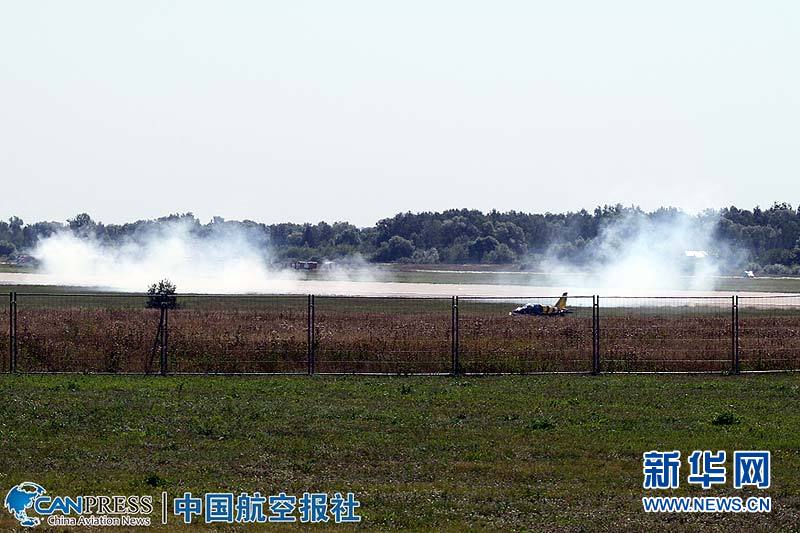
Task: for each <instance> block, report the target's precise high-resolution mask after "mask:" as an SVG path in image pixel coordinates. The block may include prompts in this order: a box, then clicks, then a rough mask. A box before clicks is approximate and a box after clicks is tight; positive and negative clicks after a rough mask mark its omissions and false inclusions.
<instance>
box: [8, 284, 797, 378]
mask: <svg viewBox="0 0 800 533" xmlns="http://www.w3.org/2000/svg"><path fill="white" fill-rule="evenodd" d="M555 299H556V297H552V298H541V297H535V298H523V297H520V298H507V297H503V298H484V297H481V298H477V297H475V298H472V297H452V298H440V297H438V298H423V297H415V298H404V297H403V298H400V297H397V298H388V297H338V296H324V297H323V296H312V295H309V296H267V295H241V296H238V295H237V296H232V295H224V296H222V295H221V296H216V295H180V296H178V297H177V301H176V306H175V308H174V309H173V308H166V307H165V308H162V309H152V308H148V307H147V296H146V295H143V294H117V293H92V294H39V293H11V294H10V295H9V298H8V299H7V300H6V301H7V302H8V306H7V309H6V311H5V312H2V313H0V327H2V330H1V331H2V332H3V334H2V335H0V348H2V350H3V353H6V354H8V356H7V357H3V358H2V361H3V362H2V366H0V369H1V370H2V371H3V372H97V373H141V374H154V373H164V374H171V373H177V374H192V373H221V374H237V373H252V374H272V373H276V374H306V373H308V374H314V373H354V374H370V373H381V374H423V373H424V374H485V373H534V372H585V373H590V372H592V373H597V372H670V371H674V372H732V373H737V372H739V371H761V370H765V371H766V370H795V369H800V295H798V296H781V297H751V296H748V297H735V296H734V297H719V298H663V297H661V298H614V297H602V298H600V297H597V296H583V297H581V296H578V297H570V300H569V303H570V309H571V310H572V313H570V314H568V315H565V316H557V317H547V316H509V311H510V310H512V309H513V308H514V307H516V306H517V305H519V304H521V303H523V302H530V303H540V304H552V302H553V301H554V300H555Z"/></svg>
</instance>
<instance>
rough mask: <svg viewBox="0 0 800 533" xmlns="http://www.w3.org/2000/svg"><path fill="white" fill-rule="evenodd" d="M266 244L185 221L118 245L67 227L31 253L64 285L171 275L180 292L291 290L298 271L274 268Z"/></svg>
mask: <svg viewBox="0 0 800 533" xmlns="http://www.w3.org/2000/svg"><path fill="white" fill-rule="evenodd" d="M266 251H267V250H266V248H264V247H263V246H258V245H257V244H256V243H254V242H252V240H251V239H250V238H248V235H247V234H246V233H245V232H243V231H241V230H237V229H235V228H225V227H224V226H223V227H221V228H219V229H216V230H214V231H211V232H209V234H208V235H204V236H202V237H199V236H197V235H195V234H193V233H192V232H191V231H190V225H189V224H188V223H186V222H182V221H176V222H173V223H168V224H165V225H162V226H159V227H158V228H156V229H151V230H149V231H147V232H145V233H144V234H139V235H136V236H135V238H130V239H127V240H126V241H125V242H124V243H122V244H119V245H108V244H102V243H100V242H98V241H97V240H95V239H93V238H91V237H78V236H76V235H74V234H73V233H71V232H68V231H63V232H60V233H57V234H55V235H52V236H50V237H47V238H44V239H41V240H40V241H39V243H38V244H37V246H36V247H35V249H34V250H33V252H32V255H33V256H34V257H35V258H36V259H38V260H39V261H40V262H41V268H40V271H41V272H42V273H43V274H45V275H46V276H47V277H48V278H49V281H50V282H52V283H54V284H59V285H75V286H97V287H106V288H112V289H118V290H125V291H137V292H141V291H144V290H145V289H146V288H147V287H148V286H149V285H150V284H152V283H154V282H156V281H158V280H160V279H162V278H168V279H170V280H171V281H173V282H174V283H175V284H176V285H177V287H178V290H179V291H180V292H184V293H185V292H198V293H238V292H241V293H247V292H287V291H291V287H292V282H293V281H294V280H295V279H296V277H297V275H296V274H295V273H294V272H292V271H290V270H287V269H275V268H271V267H270V266H269V263H268V255H266Z"/></svg>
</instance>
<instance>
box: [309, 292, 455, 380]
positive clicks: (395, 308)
mask: <svg viewBox="0 0 800 533" xmlns="http://www.w3.org/2000/svg"><path fill="white" fill-rule="evenodd" d="M314 314H315V334H314V344H315V346H314V353H315V371H316V372H320V373H328V372H335V373H339V372H342V373H373V372H380V373H398V374H402V373H443V372H450V370H451V317H452V305H451V299H450V298H356V297H335V296H325V297H322V296H317V297H315V299H314Z"/></svg>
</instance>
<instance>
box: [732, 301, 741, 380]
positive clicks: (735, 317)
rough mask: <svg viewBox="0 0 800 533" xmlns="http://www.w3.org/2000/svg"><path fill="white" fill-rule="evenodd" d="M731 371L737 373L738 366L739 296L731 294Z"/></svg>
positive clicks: (738, 370)
mask: <svg viewBox="0 0 800 533" xmlns="http://www.w3.org/2000/svg"><path fill="white" fill-rule="evenodd" d="M731 337H732V339H731V340H732V346H731V373H733V374H738V373H739V372H740V371H741V368H740V366H739V296H738V295H734V296H731Z"/></svg>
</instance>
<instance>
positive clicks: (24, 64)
mask: <svg viewBox="0 0 800 533" xmlns="http://www.w3.org/2000/svg"><path fill="white" fill-rule="evenodd" d="M799 57H800V3H798V2H794V1H783V2H781V1H772V2H756V1H751V2H735V1H719V2H710V1H708V2H703V1H690V2H678V1H672V2H641V1H630V2H614V1H604V2H594V1H587V2H570V1H564V2H553V1H541V2H534V1H521V2H510V1H509V2H504V1H494V2H489V1H484V2H467V1H463V0H460V1H452V2H445V1H439V2H437V1H435V0H428V1H420V2H415V1H409V0H403V1H394V2H388V1H378V0H369V1H363V2H351V1H342V0H339V1H316V2H312V1H300V0H288V1H282V2H277V1H275V2H268V1H253V2H244V1H226V2H222V1H218V2H207V1H198V0H192V1H185V2H182V1H158V2H156V1H141V0H139V1H135V2H134V1H130V2H122V1H111V0H102V1H95V2H87V1H70V2H63V1H59V2H43V1H38V2H25V1H16V0H15V1H12V0H0V180H2V181H1V183H2V189H1V190H0V217H4V218H5V217H8V216H9V215H11V214H18V215H19V216H22V217H23V218H24V219H26V220H27V221H33V220H42V219H46V220H64V219H66V218H68V217H70V216H73V215H74V214H76V213H78V212H81V211H86V212H89V213H90V214H91V215H92V216H93V217H94V218H95V219H99V220H102V221H105V222H121V221H127V220H133V219H138V218H149V217H155V216H160V215H164V214H167V213H170V212H179V211H180V212H184V211H192V212H194V213H195V214H197V215H198V216H199V217H201V219H207V218H210V217H211V216H212V215H221V216H224V217H226V218H237V219H242V218H250V219H254V220H259V221H264V222H277V221H287V220H288V221H298V222H300V221H318V220H321V219H325V220H328V221H334V220H350V221H352V222H354V223H356V224H358V225H371V224H373V223H374V222H375V221H376V220H378V219H379V218H383V217H386V216H390V215H393V214H395V213H396V212H399V211H421V210H442V209H447V208H453V207H470V208H479V209H483V210H488V209H492V208H497V209H500V210H508V209H516V210H523V211H545V210H550V211H561V210H570V209H580V208H582V207H585V208H587V209H591V208H593V207H594V206H596V205H598V204H604V203H616V202H622V203H624V204H631V203H635V204H639V205H641V206H642V207H644V208H653V207H657V206H659V205H675V206H678V207H683V208H685V209H688V210H697V209H701V208H705V207H720V206H723V205H730V204H732V203H733V204H737V205H742V206H747V207H752V206H754V205H756V204H761V205H762V206H765V205H770V204H771V203H772V202H773V201H776V200H780V201H788V202H792V203H793V204H794V205H796V204H797V203H798V202H800V185H799V183H800V68H798V61H799V59H798V58H799Z"/></svg>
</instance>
